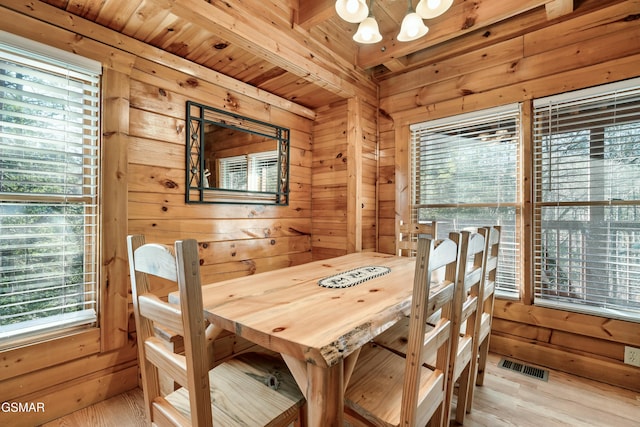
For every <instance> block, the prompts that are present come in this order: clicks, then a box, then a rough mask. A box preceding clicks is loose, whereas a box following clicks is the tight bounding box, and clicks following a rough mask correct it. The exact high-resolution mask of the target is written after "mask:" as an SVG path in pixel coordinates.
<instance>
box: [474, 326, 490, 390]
mask: <svg viewBox="0 0 640 427" xmlns="http://www.w3.org/2000/svg"><path fill="white" fill-rule="evenodd" d="M488 354H489V336H487V337H486V338H485V339H484V341H483V342H482V343H481V344H480V351H479V355H480V358H479V359H478V376H477V378H476V385H482V384H483V383H484V372H485V370H486V368H487V356H488Z"/></svg>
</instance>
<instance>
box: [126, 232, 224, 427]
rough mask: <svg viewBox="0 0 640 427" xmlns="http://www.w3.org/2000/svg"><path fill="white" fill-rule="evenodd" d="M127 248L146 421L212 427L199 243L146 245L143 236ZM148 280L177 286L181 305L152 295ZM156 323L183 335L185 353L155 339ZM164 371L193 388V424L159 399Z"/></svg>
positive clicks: (178, 242) (165, 373) (136, 236)
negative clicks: (167, 282)
mask: <svg viewBox="0 0 640 427" xmlns="http://www.w3.org/2000/svg"><path fill="white" fill-rule="evenodd" d="M127 245H128V251H129V266H130V272H131V290H132V293H133V307H134V314H135V320H136V331H137V336H138V352H139V355H140V367H141V372H142V388H143V392H144V398H145V405H146V411H147V417H148V419H149V420H151V421H152V423H158V424H163V423H162V422H159V421H164V424H167V423H168V424H174V425H176V424H177V425H182V424H184V425H193V426H212V416H211V398H210V394H209V375H208V371H209V367H208V359H207V348H206V342H205V322H204V312H203V308H202V291H201V283H200V270H199V258H198V244H197V242H196V241H195V240H183V241H177V242H176V243H175V246H174V247H171V246H167V245H160V244H145V241H144V237H143V236H140V235H135V236H129V237H128V238H127ZM148 276H157V277H160V278H163V279H166V280H170V281H172V282H176V283H177V285H178V289H179V293H180V305H179V306H178V305H174V304H169V303H167V302H164V301H162V300H161V299H160V298H158V297H157V296H156V295H154V294H153V293H152V292H151V290H150V282H149V277H148ZM154 325H160V326H162V327H165V328H167V329H170V330H173V331H175V332H177V333H179V334H181V335H182V336H183V337H184V347H185V352H184V355H181V354H177V353H174V352H173V351H172V350H170V349H168V348H167V346H166V345H165V343H164V341H163V340H161V339H159V338H158V337H156V336H155V334H154ZM160 372H162V374H163V375H167V376H168V377H171V378H173V380H174V381H175V382H176V383H178V384H180V385H181V386H183V387H185V388H186V389H187V390H189V406H190V411H189V412H190V414H191V419H190V420H188V419H186V417H185V416H184V415H183V411H179V410H178V409H176V408H175V407H174V406H172V405H171V404H170V403H169V402H168V401H167V400H166V399H164V397H163V396H162V395H161V391H160V383H159V376H160Z"/></svg>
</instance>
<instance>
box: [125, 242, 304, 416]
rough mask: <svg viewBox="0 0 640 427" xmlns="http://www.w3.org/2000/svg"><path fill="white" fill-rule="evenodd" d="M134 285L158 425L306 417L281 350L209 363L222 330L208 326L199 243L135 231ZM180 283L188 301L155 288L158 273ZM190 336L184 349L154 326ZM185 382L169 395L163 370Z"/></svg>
mask: <svg viewBox="0 0 640 427" xmlns="http://www.w3.org/2000/svg"><path fill="white" fill-rule="evenodd" d="M127 244H128V250H129V265H130V272H131V289H132V292H133V306H134V314H135V320H136V333H137V337H138V351H139V362H140V369H141V373H142V389H143V392H144V399H145V404H146V411H147V418H148V419H149V420H150V422H151V423H152V424H153V425H157V426H213V425H214V422H215V424H216V425H220V426H224V427H230V426H241V425H242V426H247V425H251V426H265V425H269V426H272V425H278V426H280V425H281V426H286V425H289V424H291V423H292V422H294V421H295V420H296V419H298V418H299V415H300V408H301V407H302V405H303V403H304V398H303V397H302V393H301V392H300V390H299V389H298V387H297V385H296V382H295V380H294V379H293V376H292V375H291V373H290V372H289V370H288V369H287V367H286V365H285V363H284V362H283V361H282V359H281V358H280V357H275V356H273V355H267V354H258V353H245V354H242V355H240V356H238V357H236V358H232V359H229V360H227V361H225V362H223V363H221V364H219V365H217V366H216V367H215V368H214V369H212V370H209V367H208V359H207V345H206V342H205V341H206V339H207V338H209V339H212V338H214V337H215V336H217V334H218V333H219V332H220V331H221V329H220V328H219V327H216V326H215V325H209V326H208V327H207V328H206V330H205V320H204V310H203V307H202V293H201V283H200V271H199V259H198V244H197V242H196V241H195V240H183V241H177V242H176V243H175V248H173V247H171V246H166V245H160V244H145V242H144V237H143V236H139V235H136V236H129V237H128V238H127ZM149 276H157V277H161V278H163V279H167V280H170V281H173V282H177V284H178V289H179V292H180V305H179V306H178V305H174V304H169V303H167V302H164V301H162V300H161V299H160V298H158V297H157V296H156V295H154V294H153V293H152V292H151V291H150V282H149V280H150V277H149ZM157 324H159V325H162V326H163V327H165V328H167V329H169V330H172V331H177V332H178V333H180V334H181V335H182V336H183V337H184V355H182V354H178V353H175V352H174V351H172V350H171V349H170V348H168V347H167V346H166V345H165V341H164V340H163V339H162V338H161V337H158V336H156V335H155V333H154V329H155V328H154V326H155V325H157ZM161 375H167V376H169V377H171V378H173V380H174V381H175V382H176V383H177V384H178V385H179V386H180V387H179V388H178V389H177V390H175V391H173V392H171V393H169V394H167V395H163V394H162V393H161V390H160V384H159V377H160V376H161Z"/></svg>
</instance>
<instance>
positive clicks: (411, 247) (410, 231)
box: [397, 220, 438, 256]
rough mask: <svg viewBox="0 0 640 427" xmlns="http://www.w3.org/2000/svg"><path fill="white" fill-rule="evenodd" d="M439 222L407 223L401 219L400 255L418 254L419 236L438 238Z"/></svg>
mask: <svg viewBox="0 0 640 427" xmlns="http://www.w3.org/2000/svg"><path fill="white" fill-rule="evenodd" d="M437 231H438V223H437V222H436V221H431V222H425V223H415V222H412V223H406V222H403V221H402V220H400V224H399V226H398V242H397V253H398V255H399V256H416V252H417V248H418V238H419V237H430V238H431V239H437V238H438V236H437Z"/></svg>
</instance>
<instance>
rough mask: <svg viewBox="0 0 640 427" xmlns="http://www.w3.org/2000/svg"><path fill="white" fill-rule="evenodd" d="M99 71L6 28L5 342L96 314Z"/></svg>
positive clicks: (1, 193) (0, 302)
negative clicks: (16, 34) (8, 31)
mask: <svg viewBox="0 0 640 427" xmlns="http://www.w3.org/2000/svg"><path fill="white" fill-rule="evenodd" d="M100 72H101V68H100V64H98V63H95V62H94V61H89V60H85V59H83V58H79V57H77V56H75V55H71V54H68V53H66V52H62V51H60V52H58V51H56V50H55V49H52V48H50V47H43V46H42V45H39V44H37V43H33V42H29V41H25V40H23V39H20V38H17V37H15V36H10V35H8V34H6V33H0V347H6V346H8V345H10V344H11V343H12V342H15V340H16V339H18V338H20V339H22V338H25V337H28V338H31V337H34V338H37V337H38V336H39V335H41V334H43V333H45V332H47V333H48V332H51V331H56V330H61V329H67V328H69V327H73V326H78V325H87V324H89V325H91V324H95V323H96V320H97V296H98V287H97V280H98V277H97V268H98V265H99V263H98V260H97V254H98V247H97V246H98V238H97V236H98V199H97V197H98V172H99V171H98V166H99V164H98V163H99V162H98V160H99V158H98V129H99V127H98V126H99V124H98V118H99V81H100Z"/></svg>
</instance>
